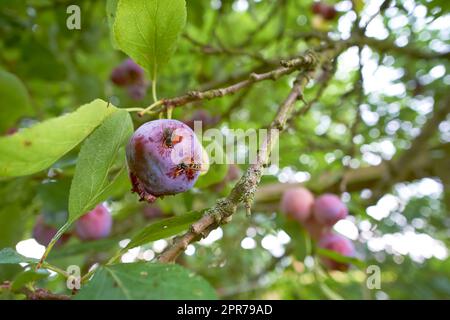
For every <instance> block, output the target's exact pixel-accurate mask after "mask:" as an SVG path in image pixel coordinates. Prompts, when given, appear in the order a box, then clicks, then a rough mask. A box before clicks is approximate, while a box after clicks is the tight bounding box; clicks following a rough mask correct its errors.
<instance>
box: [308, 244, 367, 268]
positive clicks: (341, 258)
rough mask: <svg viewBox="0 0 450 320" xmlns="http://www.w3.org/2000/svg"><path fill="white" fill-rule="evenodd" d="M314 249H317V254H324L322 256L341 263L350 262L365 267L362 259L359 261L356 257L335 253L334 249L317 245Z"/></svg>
mask: <svg viewBox="0 0 450 320" xmlns="http://www.w3.org/2000/svg"><path fill="white" fill-rule="evenodd" d="M316 250H317V254H319V255H320V256H324V257H327V258H330V259H333V260H335V261H337V262H341V263H350V264H353V265H355V266H357V267H358V268H361V269H365V263H364V261H361V260H359V259H358V258H355V257H347V256H343V255H341V254H339V253H337V252H336V251H333V250H328V249H324V248H319V247H318V248H317V249H316Z"/></svg>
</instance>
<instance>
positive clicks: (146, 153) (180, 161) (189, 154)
mask: <svg viewBox="0 0 450 320" xmlns="http://www.w3.org/2000/svg"><path fill="white" fill-rule="evenodd" d="M126 151H127V161H128V169H129V174H130V179H131V183H132V185H133V189H132V192H136V193H137V194H138V195H139V197H140V199H141V200H145V201H147V202H150V203H151V202H154V201H155V200H156V198H157V197H162V196H166V195H174V194H177V193H180V192H185V191H187V190H189V189H191V188H192V187H193V186H194V184H195V182H196V181H197V179H198V177H199V175H200V171H201V170H202V155H203V149H202V146H201V144H200V142H199V141H198V139H197V137H196V136H195V134H194V132H193V131H192V129H191V128H189V127H188V126H187V125H186V124H184V123H182V122H180V121H177V120H167V119H160V120H154V121H149V122H147V123H145V124H143V125H142V126H140V127H139V128H138V129H137V130H136V131H135V133H134V134H133V136H132V137H131V139H130V141H129V142H128V145H127V150H126Z"/></svg>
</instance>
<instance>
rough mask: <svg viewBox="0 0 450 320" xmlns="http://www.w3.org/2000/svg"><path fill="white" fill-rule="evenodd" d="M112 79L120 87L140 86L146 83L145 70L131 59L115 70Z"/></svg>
mask: <svg viewBox="0 0 450 320" xmlns="http://www.w3.org/2000/svg"><path fill="white" fill-rule="evenodd" d="M110 78H111V81H112V82H113V83H114V84H115V85H117V86H119V87H125V86H129V85H133V84H139V83H143V82H144V81H145V80H144V70H143V69H142V68H141V67H140V66H139V65H138V64H137V63H136V62H134V61H133V60H131V59H126V60H125V61H123V62H122V63H121V64H120V65H119V66H117V67H116V68H114V69H113V71H112V72H111V77H110Z"/></svg>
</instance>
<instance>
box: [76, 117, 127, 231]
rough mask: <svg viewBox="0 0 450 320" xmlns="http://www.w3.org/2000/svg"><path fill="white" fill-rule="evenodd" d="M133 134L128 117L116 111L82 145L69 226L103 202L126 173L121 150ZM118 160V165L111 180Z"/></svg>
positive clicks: (123, 155)
mask: <svg viewBox="0 0 450 320" xmlns="http://www.w3.org/2000/svg"><path fill="white" fill-rule="evenodd" d="M132 133H133V123H132V121H131V117H130V115H129V114H128V112H127V111H125V110H118V111H117V112H115V113H113V114H112V115H110V116H109V117H108V118H106V120H105V121H104V123H103V124H102V125H101V126H100V127H98V128H97V129H96V130H95V131H94V132H93V133H92V135H91V136H90V137H89V138H88V139H87V140H86V141H85V142H84V143H83V145H82V147H81V151H80V154H79V157H78V161H77V166H76V169H75V175H74V177H73V180H72V185H71V187H70V195H69V223H70V222H73V221H74V220H76V219H77V218H78V217H80V216H81V215H83V214H84V213H86V212H87V211H89V210H91V209H92V208H93V207H95V206H96V205H97V204H98V203H99V202H101V201H103V200H105V197H107V194H108V192H107V191H108V190H109V188H111V186H112V185H113V183H114V181H115V179H116V178H117V177H118V176H119V175H121V174H122V173H123V171H124V170H126V169H125V154H124V150H123V148H122V147H123V146H124V145H125V143H126V142H127V141H128V139H129V137H130V136H131V134H132ZM120 151H121V152H120ZM118 156H119V159H118V160H119V161H118V162H119V164H120V165H119V167H118V169H117V170H116V172H114V173H113V174H112V177H110V175H109V173H111V171H112V168H113V167H114V165H115V164H116V161H115V160H116V158H117V157H118Z"/></svg>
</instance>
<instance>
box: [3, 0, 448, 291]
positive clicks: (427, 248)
mask: <svg viewBox="0 0 450 320" xmlns="http://www.w3.org/2000/svg"><path fill="white" fill-rule="evenodd" d="M72 3H73V1H65V0H53V1H50V0H39V1H37V0H28V1H24V0H18V1H17V0H3V1H1V2H0V69H1V70H3V71H7V72H8V73H2V76H1V77H0V100H2V99H3V98H4V97H7V95H8V94H9V92H11V90H13V89H10V88H9V87H8V86H14V85H15V84H14V83H15V82H19V85H18V86H20V82H21V83H22V84H23V85H24V86H25V88H26V92H24V93H23V94H22V95H20V96H15V97H13V98H11V99H13V100H8V101H16V102H14V103H15V104H16V103H17V105H26V106H27V107H24V108H23V109H20V108H18V109H17V110H15V109H14V108H11V110H14V113H10V112H9V111H7V110H10V109H9V108H8V109H6V108H5V107H4V106H3V105H1V104H0V108H1V109H0V131H2V132H1V133H2V134H7V132H8V130H10V129H11V128H24V127H29V126H31V125H33V124H35V123H36V122H38V121H42V120H44V119H48V118H51V117H54V116H59V115H61V114H63V113H66V112H71V111H73V110H75V109H76V108H78V107H79V106H80V105H82V104H85V103H88V102H90V101H92V100H93V99H96V98H101V99H104V100H106V101H111V102H112V103H113V104H114V105H117V106H118V107H145V106H147V105H149V104H150V103H151V102H152V101H151V94H149V93H148V94H147V96H146V97H145V98H144V99H143V100H141V101H134V100H132V99H131V98H130V97H129V96H128V95H127V92H126V91H124V90H123V89H120V88H117V87H115V86H114V85H113V84H112V83H111V81H110V80H109V77H110V73H111V70H112V69H113V68H114V67H116V66H117V65H119V64H120V63H121V62H122V61H123V60H124V59H125V58H126V57H125V55H124V54H122V53H121V52H119V51H117V50H116V49H115V48H114V47H113V45H112V44H111V41H110V34H109V33H110V31H109V27H108V19H107V11H106V2H105V1H87V0H85V1H76V4H77V5H79V6H80V7H81V9H82V15H81V19H82V28H81V30H68V28H67V27H66V19H67V17H68V14H67V13H66V8H67V6H68V5H69V4H72ZM328 3H329V4H331V5H335V8H336V9H337V11H338V16H337V17H336V18H335V19H333V20H331V21H325V20H321V21H317V17H316V16H315V15H314V14H313V13H312V11H311V5H312V1H309V0H305V1H303V0H259V1H257V0H211V1H209V0H187V10H188V21H187V25H186V28H185V30H184V34H183V36H182V37H181V39H180V41H179V44H178V48H177V51H176V53H175V55H174V56H173V57H172V59H171V61H170V63H169V64H168V66H167V67H166V68H165V69H164V70H162V72H161V74H160V76H159V80H158V95H159V96H160V97H174V96H178V95H181V94H183V93H185V92H186V91H188V90H194V89H205V88H215V87H221V86H224V85H229V84H232V83H234V82H236V81H237V80H239V79H243V78H244V77H245V76H246V75H248V74H249V73H250V72H252V71H255V70H256V71H265V70H270V69H273V68H275V67H277V66H278V64H279V61H280V60H281V59H285V58H290V57H295V56H298V55H299V54H300V53H301V52H303V51H304V50H306V49H308V48H314V47H317V46H318V45H319V44H320V41H319V40H318V39H317V38H315V37H308V36H306V35H307V34H309V33H311V32H319V33H322V32H323V34H325V35H328V36H329V37H330V38H331V39H332V40H333V41H337V42H340V41H347V40H348V39H352V37H355V38H356V36H357V35H355V34H354V33H352V30H353V31H354V30H355V29H354V28H353V25H354V24H355V23H359V24H360V25H361V26H365V24H366V23H367V21H369V19H370V18H371V17H372V16H374V17H373V19H371V20H370V23H369V24H368V25H367V27H366V28H365V29H364V30H363V31H362V32H363V33H364V34H365V36H367V37H370V38H371V39H376V40H377V41H378V42H377V43H378V44H377V45H375V46H370V45H364V44H363V45H361V46H360V48H358V46H353V47H351V48H349V49H347V50H346V51H345V52H343V53H342V54H341V55H340V57H339V58H338V59H337V63H336V66H335V68H336V73H335V74H334V75H332V78H331V80H330V81H329V83H328V86H327V87H326V89H325V91H324V92H323V94H322V95H321V97H320V99H319V101H318V102H317V103H315V104H313V106H312V108H311V110H310V112H309V113H307V114H306V115H305V116H303V117H298V118H297V119H296V120H295V121H294V122H293V123H290V127H289V128H288V130H287V132H286V133H284V135H283V136H282V138H281V143H280V146H279V147H280V164H279V167H271V168H270V170H269V171H270V173H271V174H270V175H267V176H264V178H263V181H262V186H261V189H260V191H259V192H258V194H257V196H256V203H255V208H254V210H253V215H252V216H251V217H250V218H247V217H245V214H244V213H243V212H238V213H236V214H235V215H234V217H233V221H232V222H231V223H229V224H227V225H226V226H224V227H222V228H219V229H217V230H215V231H213V232H212V233H211V234H210V236H209V237H208V238H207V239H204V240H202V241H200V242H199V243H195V244H193V245H190V246H189V247H188V249H187V251H186V253H185V254H183V255H182V256H181V257H180V259H179V263H181V264H182V265H184V266H186V267H188V268H189V269H191V270H194V271H196V272H197V273H198V274H200V275H202V276H204V277H205V278H206V279H207V280H208V281H209V282H210V283H211V284H212V285H213V287H214V288H216V289H217V291H218V294H219V297H223V298H251V299H253V298H264V299H265V298H268V299H325V298H326V299H339V298H344V299H415V298H420V299H432V298H437V299H445V298H449V297H450V265H449V264H450V260H449V259H448V246H449V245H450V233H449V230H450V229H449V228H450V216H449V213H450V194H449V192H450V191H449V190H450V189H449V184H450V168H449V161H448V156H450V149H449V141H450V118H449V117H448V115H447V113H448V85H449V83H450V76H449V75H448V74H447V72H446V70H447V69H448V68H449V61H448V55H447V56H439V55H440V54H443V53H446V52H448V51H449V50H450V44H449V42H448V41H449V39H450V25H449V20H450V16H449V12H448V10H449V8H450V3H449V2H448V1H445V0H440V1H439V0H406V1H400V0H392V1H377V0H373V1H372V0H366V1H363V0H355V1H354V3H352V2H351V1H348V0H344V1H331V0H330V1H328ZM383 5H384V7H383ZM380 7H382V10H381V12H380ZM352 28H353V29H352ZM379 43H383V44H386V46H385V47H383V46H381V45H379ZM414 52H429V53H430V54H431V55H432V56H433V55H435V56H436V58H434V57H433V58H425V59H424V58H420V57H417V55H415V54H414ZM361 66H362V67H361ZM327 72H328V71H326V70H325V71H324V72H323V74H324V77H326V75H327ZM8 77H9V78H8ZM11 77H13V79H12V80H11V79H10V78H11ZM6 78H8V79H6ZM360 79H362V81H360ZM292 81H293V78H292V77H290V76H288V77H284V78H280V79H279V80H277V81H273V82H272V81H269V82H263V83H258V84H255V85H253V86H251V87H250V88H249V89H245V90H243V91H240V92H239V93H237V94H235V95H231V96H226V97H223V98H220V99H214V100H211V101H202V102H199V103H194V104H191V105H189V106H183V107H182V108H177V109H175V111H174V115H173V117H174V118H175V119H181V120H189V119H190V117H191V116H192V114H193V113H194V112H195V110H197V109H205V110H208V112H209V113H210V114H211V115H212V116H217V119H218V121H217V122H216V123H213V124H211V125H212V126H214V127H218V128H222V129H223V130H225V131H226V129H227V128H230V129H233V128H241V129H247V128H260V127H263V126H265V125H267V124H268V123H270V121H271V120H272V118H273V116H274V113H275V111H276V109H277V106H278V105H279V104H280V103H281V102H282V101H283V99H284V98H285V96H286V95H287V94H288V92H289V88H290V85H291V84H292ZM323 82H325V81H324V80H323V79H322V80H321V79H315V80H314V81H312V83H311V84H310V85H308V88H307V90H306V92H305V99H306V101H310V100H312V99H314V97H315V96H316V93H317V92H318V90H319V88H320V85H321V83H323ZM2 83H5V84H2ZM12 92H14V91H12ZM5 99H6V98H5ZM8 99H9V98H8ZM14 99H18V100H20V99H22V100H29V102H28V101H25V102H23V101H22V102H20V101H19V102H17V100H14ZM442 101H444V102H443V103H444V104H447V106H445V105H444V107H442V108H445V109H446V110H447V113H445V114H444V115H443V116H441V118H439V119H437V120H436V119H435V120H434V122H433V119H434V118H433V115H435V114H436V110H437V108H439V105H440V103H441V102H442ZM8 107H9V106H8ZM149 119H150V117H146V118H139V117H137V116H136V115H135V114H133V120H134V124H135V127H137V126H139V124H141V123H142V122H143V121H148V120H149ZM426 124H429V125H430V126H431V129H432V130H431V131H430V132H431V133H430V134H429V135H428V136H427V137H426V139H425V141H419V142H417V144H415V141H416V139H417V137H419V136H420V134H421V132H423V130H422V128H423V127H424V126H425V125H426ZM413 145H414V146H417V148H415V149H414V153H413V154H409V156H408V157H407V158H406V159H405V158H402V155H403V154H405V150H408V149H409V148H411V146H413ZM78 151H79V148H76V149H75V150H73V151H72V152H70V153H69V154H68V155H66V156H64V157H63V158H62V159H61V160H59V161H58V162H57V163H56V164H55V165H53V166H52V168H51V169H50V170H48V171H46V172H42V173H40V174H35V175H32V176H27V177H23V178H16V179H9V180H5V179H3V180H1V181H0V248H4V247H15V246H16V244H17V243H18V242H19V241H21V240H26V239H29V238H31V231H32V227H33V224H34V222H35V220H36V216H37V215H38V214H40V213H44V214H45V215H46V216H47V217H48V221H51V223H52V224H54V225H55V226H58V225H60V224H61V221H63V220H64V219H65V215H66V212H67V197H68V188H69V186H70V180H71V178H72V176H73V173H74V165H75V163H76V158H77V155H78ZM398 159H401V163H398V162H396V161H397V160H398ZM419 160H420V161H419ZM410 162H414V164H413V165H411V164H410ZM391 164H394V165H393V166H391ZM403 166H405V168H407V170H406V171H407V172H404V171H405V170H403V169H402V168H403ZM240 169H241V172H242V170H244V169H245V166H241V168H240ZM226 171H227V169H226V168H222V170H221V171H220V172H219V173H220V174H216V175H215V176H213V177H212V178H211V177H210V178H209V179H211V180H206V181H205V180H202V179H200V180H199V184H201V185H200V186H198V187H197V188H195V189H193V190H192V191H190V192H187V193H184V194H181V195H177V196H175V197H168V198H165V199H164V200H158V202H157V205H158V206H159V207H160V208H161V209H162V210H163V213H164V215H165V216H173V215H182V214H184V213H186V212H187V211H190V210H200V209H204V208H208V207H210V206H211V205H213V204H214V202H215V201H216V200H217V199H218V198H219V197H220V196H225V195H226V194H227V193H228V191H229V190H230V188H231V187H232V185H233V183H234V182H233V181H230V179H228V180H224V181H222V180H223V179H224V176H225V174H226ZM397 174H398V175H397ZM221 181H222V182H221ZM288 183H304V184H305V185H306V186H308V187H309V188H310V189H311V190H313V191H314V192H315V193H317V194H319V193H322V192H334V193H338V194H340V195H341V196H342V199H343V200H344V201H345V202H346V203H347V204H348V206H349V208H350V213H351V217H349V218H347V219H346V220H345V221H344V222H342V223H339V224H338V225H336V227H335V229H336V230H337V231H338V232H340V233H343V234H344V235H345V236H347V237H349V238H351V239H352V240H355V243H356V246H357V251H358V258H360V260H361V261H363V263H362V264H361V265H358V266H353V267H352V268H351V269H350V270H349V271H348V272H345V273H343V272H338V271H336V272H326V271H324V270H323V269H322V268H321V267H320V263H318V260H317V257H316V256H315V254H314V246H313V245H312V244H311V240H310V239H309V237H308V236H307V234H306V233H305V231H304V230H303V229H302V227H300V226H299V225H298V224H296V223H295V222H292V221H287V220H286V219H285V218H284V216H282V215H280V214H279V212H278V211H279V210H278V200H279V196H280V193H281V191H282V190H283V188H285V187H286V185H287V184H288ZM129 188H130V186H129V182H128V181H127V180H126V179H123V181H122V183H121V184H120V188H118V190H116V192H115V194H113V195H112V196H111V197H110V199H109V200H108V204H109V206H110V207H111V208H112V210H113V215H114V229H113V234H112V235H111V237H110V238H108V239H104V240H99V241H94V242H84V243H82V242H79V241H78V240H76V239H71V240H70V241H69V242H68V243H67V244H65V245H64V246H63V247H61V248H59V249H58V248H57V249H55V250H54V252H52V255H51V257H50V261H51V262H52V263H53V264H55V265H58V266H59V267H61V268H63V269H64V268H65V267H66V266H68V265H71V264H77V265H81V266H83V270H84V271H87V270H88V268H89V266H91V265H92V264H93V263H101V262H105V261H106V260H108V259H109V258H110V257H111V255H112V254H113V253H114V252H115V251H116V250H117V248H118V245H119V242H120V241H121V240H123V239H127V238H129V237H130V235H131V234H134V233H135V232H136V231H138V230H139V229H140V228H141V226H142V225H144V224H148V223H149V222H151V221H153V220H155V219H159V218H160V217H151V218H148V217H147V218H146V217H145V216H144V215H143V214H142V212H143V210H144V209H145V205H144V204H142V203H139V202H137V199H136V196H135V195H132V194H130V193H129V191H128V190H129ZM25 243H26V242H25ZM25 243H24V242H22V245H21V244H20V243H19V245H18V246H17V250H18V251H19V252H20V249H21V248H22V247H23V246H24V245H25ZM167 243H168V241H166V240H158V241H156V242H154V243H150V244H148V245H145V246H142V247H139V248H135V249H132V250H131V251H130V252H128V253H127V254H125V255H124V256H123V257H122V261H124V262H130V261H135V260H150V259H152V258H153V257H154V256H155V254H158V253H159V252H161V250H162V249H163V248H164V247H165V246H166V245H167ZM28 244H29V243H28ZM33 248H35V247H33ZM369 265H377V266H379V267H380V269H381V272H382V276H381V288H380V289H377V290H369V289H367V287H366V278H367V276H368V274H367V273H366V266H369ZM20 271H21V268H20V267H16V266H14V267H9V266H8V267H4V266H2V267H0V280H1V281H3V280H11V279H14V278H15V277H17V274H18V273H19V272H20ZM38 286H41V287H44V288H47V289H49V290H52V291H55V292H62V293H65V292H66V289H65V288H64V281H62V279H61V278H60V276H57V275H53V276H52V277H50V278H45V279H41V280H39V281H38Z"/></svg>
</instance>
